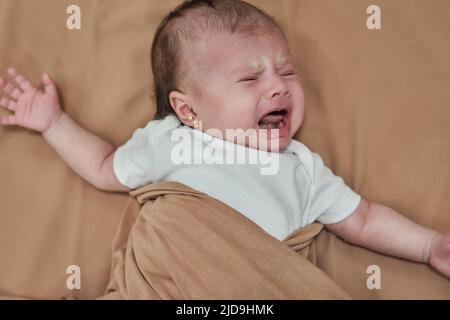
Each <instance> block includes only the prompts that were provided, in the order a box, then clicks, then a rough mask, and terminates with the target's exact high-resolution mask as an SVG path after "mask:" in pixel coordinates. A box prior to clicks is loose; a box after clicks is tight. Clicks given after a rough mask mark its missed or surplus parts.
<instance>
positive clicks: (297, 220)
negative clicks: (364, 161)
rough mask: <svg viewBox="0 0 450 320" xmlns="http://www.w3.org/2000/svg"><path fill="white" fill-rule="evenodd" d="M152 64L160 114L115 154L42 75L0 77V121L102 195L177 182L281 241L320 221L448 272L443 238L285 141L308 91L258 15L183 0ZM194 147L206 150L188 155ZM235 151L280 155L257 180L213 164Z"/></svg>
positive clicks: (250, 173) (239, 4) (226, 4)
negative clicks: (37, 138)
mask: <svg viewBox="0 0 450 320" xmlns="http://www.w3.org/2000/svg"><path fill="white" fill-rule="evenodd" d="M151 64H152V71H153V76H154V91H155V96H156V104H157V114H156V116H155V119H154V120H152V121H150V122H149V123H148V124H147V125H146V126H145V128H139V129H137V130H136V131H135V133H134V134H133V136H132V138H131V139H130V140H129V141H128V142H127V143H126V144H125V145H123V146H121V147H119V148H118V149H117V150H116V149H115V148H114V146H113V145H112V144H110V143H108V142H106V141H104V140H103V139H101V138H99V137H97V136H95V135H93V134H91V133H89V132H87V131H86V130H85V129H83V128H82V127H80V126H79V125H78V124H76V123H75V122H74V121H73V120H72V119H71V118H70V117H69V116H68V115H67V114H66V113H65V112H63V111H62V109H61V107H60V104H59V100H58V95H57V90H56V86H55V84H54V82H53V81H52V80H51V79H50V77H49V76H48V74H47V73H44V74H43V76H42V81H43V84H44V90H39V89H37V88H36V87H34V86H33V85H32V84H30V82H29V81H28V80H27V79H26V78H25V77H24V76H23V75H21V74H19V73H18V72H17V71H16V70H15V69H14V68H9V69H8V73H9V74H10V76H11V77H12V78H13V79H14V80H15V82H16V83H17V85H18V86H17V87H16V84H13V83H8V82H6V81H4V80H3V79H1V78H0V88H3V90H4V91H5V92H6V93H8V94H9V96H10V97H3V98H1V99H0V105H2V106H3V107H6V108H8V109H9V110H11V111H12V112H14V114H13V115H10V116H3V117H0V124H2V125H18V126H22V127H25V128H29V129H32V130H35V131H38V132H41V133H42V135H43V137H44V139H45V140H46V141H47V142H48V143H49V144H50V145H51V146H52V147H53V148H54V149H55V150H56V151H57V152H58V154H59V155H60V156H61V157H62V158H63V159H64V160H65V161H66V162H67V163H68V164H69V165H70V167H71V168H73V170H74V171H75V172H77V173H78V174H79V175H80V176H81V177H83V178H84V179H85V180H86V181H88V182H89V183H91V184H92V185H94V186H96V187H97V188H99V189H101V190H107V191H119V192H129V191H130V190H132V189H134V188H138V187H141V186H144V185H146V184H149V183H152V182H155V181H162V180H164V181H178V182H181V183H183V184H185V185H188V186H190V187H192V188H194V189H197V190H199V191H202V192H204V193H206V194H208V195H210V196H212V197H214V198H216V199H219V200H220V201H222V202H224V203H225V204H227V205H229V206H230V207H232V208H234V209H236V210H237V211H238V212H240V213H242V214H243V215H245V216H247V217H248V218H249V219H251V220H252V221H254V222H255V223H256V224H258V225H259V226H260V227H261V228H262V229H264V230H265V231H266V232H268V233H269V234H271V235H272V236H273V237H274V238H276V239H278V240H283V239H285V238H286V237H287V236H288V235H289V234H290V233H292V232H294V231H295V230H296V229H298V228H300V227H303V226H305V225H307V224H310V223H312V222H314V221H319V222H321V223H323V224H324V225H325V227H326V228H327V229H328V230H329V231H331V232H333V233H334V234H336V235H337V236H339V237H341V238H343V239H344V240H346V241H348V242H350V243H353V244H355V245H359V246H363V247H366V248H369V249H372V250H375V251H378V252H380V253H384V254H388V255H393V256H397V257H401V258H405V259H409V260H412V261H417V262H423V263H428V264H430V265H431V266H432V267H434V268H435V269H436V270H438V271H439V272H441V273H442V274H444V275H445V276H447V277H450V234H448V235H443V234H440V233H439V232H437V231H434V230H430V229H427V228H424V227H422V226H419V225H417V224H415V223H414V222H412V221H410V220H408V219H407V218H405V217H403V216H402V215H400V214H399V213H398V212H396V211H395V210H394V209H391V208H388V207H386V206H384V205H381V204H378V203H374V202H369V201H368V200H366V199H364V198H362V197H361V196H360V195H358V194H357V193H356V192H354V191H353V190H352V189H351V188H349V187H348V186H347V185H345V183H344V182H343V180H342V178H340V177H338V176H335V175H334V174H333V173H332V172H331V171H330V170H329V169H328V168H327V167H326V166H325V165H324V163H323V161H322V160H321V158H320V156H319V155H318V154H316V153H313V152H311V151H310V150H309V149H308V148H307V147H306V146H305V145H303V144H302V143H300V142H299V141H297V140H294V139H292V137H293V136H294V134H295V133H296V131H297V130H298V129H299V128H300V126H301V124H302V120H303V115H304V93H303V89H302V87H301V85H300V82H299V76H298V74H297V70H296V66H295V64H294V61H293V58H292V55H291V52H290V49H289V46H288V43H287V40H286V38H285V36H284V33H283V31H282V30H281V28H280V27H279V25H278V24H277V23H276V22H275V21H274V20H273V18H271V17H270V16H268V15H267V14H266V13H264V12H263V11H261V10H260V9H257V8H256V7H254V6H252V5H250V4H248V3H245V2H243V1H239V0H194V1H186V2H184V3H182V4H181V5H180V6H178V7H177V8H176V9H175V10H174V11H172V12H171V13H170V14H169V15H168V16H167V17H166V18H165V19H164V20H163V21H162V23H161V24H160V26H159V28H158V30H157V32H156V35H155V38H154V40H153V45H152V51H151ZM227 132H233V133H235V134H232V135H229V134H227ZM236 133H244V137H243V139H242V134H236ZM180 137H184V138H183V139H181V140H180ZM186 137H190V138H189V139H188V138H186ZM68 141H70V144H69V143H67V142H68ZM192 144H194V145H195V144H199V145H200V146H203V147H206V148H209V149H210V151H211V150H212V152H211V153H209V156H208V153H199V151H196V149H195V147H194V149H193V151H192V150H191V146H192ZM180 146H181V147H182V148H181V149H183V150H184V151H186V150H189V152H187V154H188V155H190V157H188V158H195V157H197V158H198V156H200V157H201V158H202V160H204V161H200V162H196V161H178V160H177V157H176V155H177V151H176V150H179V149H180ZM233 150H238V151H243V152H245V153H248V154H256V155H258V156H263V155H266V156H267V155H276V156H277V159H278V161H279V166H278V169H277V171H276V173H275V174H269V175H264V174H261V172H260V171H259V169H260V168H261V164H260V163H259V164H250V163H248V161H247V162H245V163H240V164H235V163H229V162H227V163H223V162H221V161H214V160H217V159H223V158H220V157H216V156H217V155H228V154H229V153H230V152H232V151H233ZM191 151H192V153H191ZM205 154H206V159H205ZM193 162H194V163H193Z"/></svg>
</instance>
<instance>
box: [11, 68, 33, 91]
mask: <svg viewBox="0 0 450 320" xmlns="http://www.w3.org/2000/svg"><path fill="white" fill-rule="evenodd" d="M8 73H9V74H10V75H11V77H13V78H14V80H16V82H17V83H18V84H19V86H20V87H21V88H22V90H24V91H25V90H27V89H28V88H30V87H31V83H30V82H29V81H28V80H27V79H26V78H25V77H24V76H23V75H21V74H19V73H18V72H17V71H16V69H14V68H9V69H8Z"/></svg>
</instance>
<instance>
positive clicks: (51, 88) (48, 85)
mask: <svg viewBox="0 0 450 320" xmlns="http://www.w3.org/2000/svg"><path fill="white" fill-rule="evenodd" d="M42 81H43V82H44V90H45V92H47V93H49V94H51V95H54V96H56V95H57V94H58V93H57V92H56V86H55V83H54V82H53V81H52V80H51V79H50V77H49V76H48V74H47V73H44V74H43V75H42Z"/></svg>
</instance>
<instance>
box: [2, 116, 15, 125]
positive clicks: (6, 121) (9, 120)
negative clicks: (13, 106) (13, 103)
mask: <svg viewBox="0 0 450 320" xmlns="http://www.w3.org/2000/svg"><path fill="white" fill-rule="evenodd" d="M16 124H17V121H16V117H15V116H6V117H0V125H2V126H12V125H16Z"/></svg>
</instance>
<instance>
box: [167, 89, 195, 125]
mask: <svg viewBox="0 0 450 320" xmlns="http://www.w3.org/2000/svg"><path fill="white" fill-rule="evenodd" d="M169 102H170V106H171V107H172V109H173V110H174V111H175V113H176V115H177V116H178V119H180V121H181V122H183V123H184V124H185V125H187V126H191V125H192V121H190V120H188V119H189V116H190V115H192V116H193V118H195V113H194V111H193V110H192V107H191V98H190V97H189V95H187V94H185V93H182V92H179V91H171V92H170V93H169Z"/></svg>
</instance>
